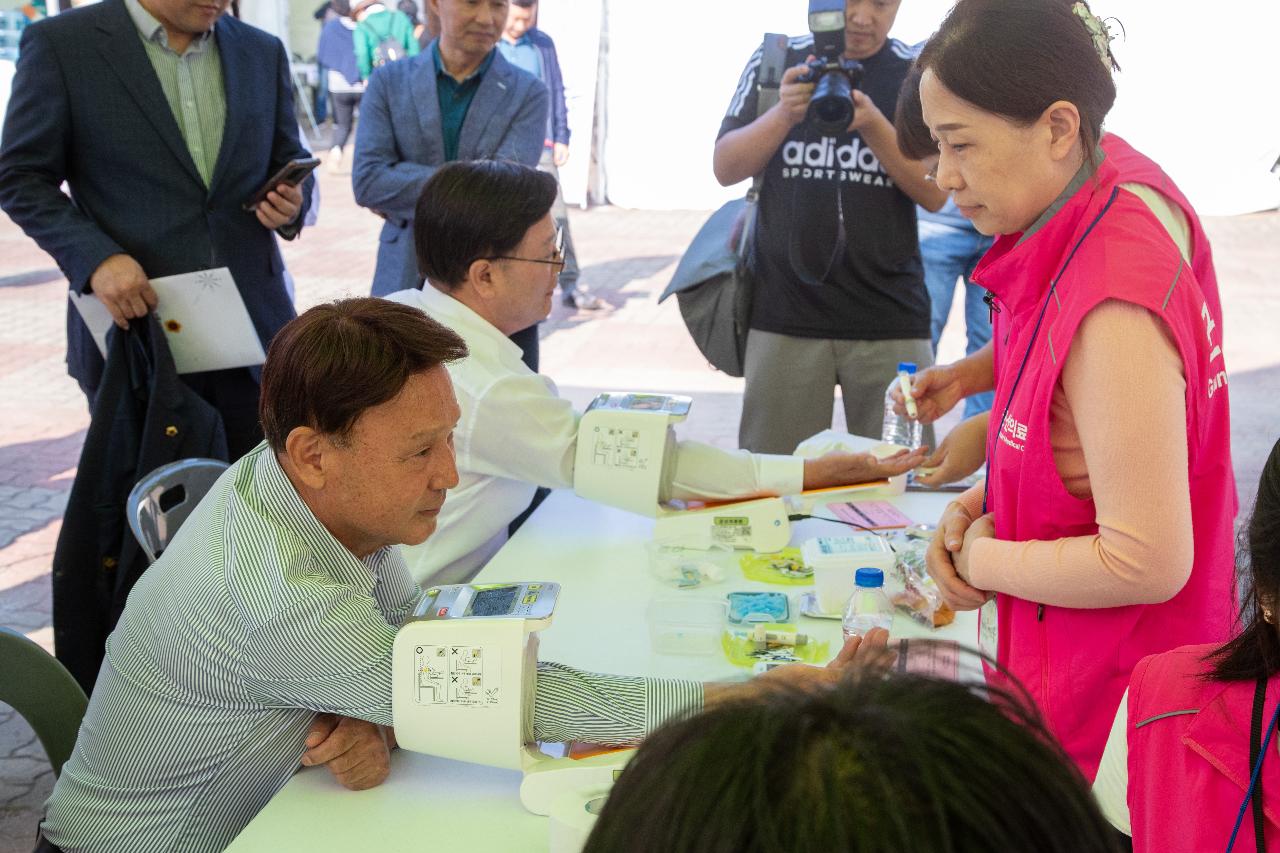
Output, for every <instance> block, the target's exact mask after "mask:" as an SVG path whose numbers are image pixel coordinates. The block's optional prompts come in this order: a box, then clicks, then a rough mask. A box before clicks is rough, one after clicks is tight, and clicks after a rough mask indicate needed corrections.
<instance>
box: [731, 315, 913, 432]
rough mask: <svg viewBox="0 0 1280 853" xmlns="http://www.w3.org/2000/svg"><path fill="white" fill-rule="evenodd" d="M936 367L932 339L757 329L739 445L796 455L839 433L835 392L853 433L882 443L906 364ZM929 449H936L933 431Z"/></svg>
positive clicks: (751, 339) (750, 339)
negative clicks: (805, 445)
mask: <svg viewBox="0 0 1280 853" xmlns="http://www.w3.org/2000/svg"><path fill="white" fill-rule="evenodd" d="M900 361H914V362H915V363H916V365H917V366H918V367H919V368H920V369H921V370H923V369H924V368H926V367H928V366H929V365H931V364H933V346H932V344H931V343H930V341H929V339H928V338H920V339H914V338H908V339H901V340H888V341H841V340H830V339H827V338H797V337H792V336H791V335H778V334H774V333H773V332H762V331H760V330H759V329H752V330H751V331H750V333H748V335H747V353H746V360H745V365H744V372H745V374H746V379H747V387H746V391H745V393H744V395H743V400H742V421H741V422H740V424H739V425H738V443H739V444H740V445H741V446H742V447H744V448H746V449H747V450H750V451H752V452H753V453H791V452H793V451H794V450H795V449H796V445H797V444H799V443H800V442H801V441H804V440H805V439H806V438H808V437H809V436H811V435H813V434H814V433H817V432H821V431H822V430H824V429H828V428H830V426H831V408H832V406H833V405H834V403H835V386H836V385H839V386H840V390H841V392H842V394H843V396H844V417H845V421H846V423H847V424H848V430H849V432H851V433H853V434H854V435H865V436H869V437H871V438H879V437H880V435H881V431H882V427H883V425H884V393H885V390H886V389H887V388H888V387H889V382H890V381H891V380H892V379H893V377H894V376H895V375H896V374H897V370H898V362H900ZM922 440H923V443H924V444H926V445H928V446H930V447H932V446H933V442H934V436H933V427H932V426H926V427H925V428H924V437H923V439H922Z"/></svg>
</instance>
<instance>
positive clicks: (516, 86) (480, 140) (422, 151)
mask: <svg viewBox="0 0 1280 853" xmlns="http://www.w3.org/2000/svg"><path fill="white" fill-rule="evenodd" d="M427 5H428V10H429V11H430V12H431V13H433V14H436V15H438V16H439V18H440V37H439V38H438V39H436V40H435V41H433V42H432V43H431V44H430V45H429V46H428V47H427V49H426V50H424V51H422V53H420V54H418V55H417V56H415V57H411V58H409V59H402V60H400V61H399V62H390V63H387V64H386V65H384V66H382V67H381V68H379V69H378V70H376V71H375V72H374V73H373V76H372V77H371V78H370V80H369V85H368V87H367V88H366V89H365V93H364V99H363V100H362V101H361V102H360V126H359V128H358V129H357V131H356V153H355V160H354V165H353V166H352V173H351V179H352V184H353V185H354V187H355V197H356V202H357V203H358V204H360V205H361V206H363V207H368V208H371V209H372V210H374V211H375V212H377V213H379V214H380V215H382V216H383V217H385V219H386V222H385V223H384V224H383V226H382V234H381V236H380V239H379V245H378V268H377V271H376V272H375V273H374V277H373V295H374V296H386V295H387V294H388V293H395V292H396V291H398V290H406V289H409V288H416V287H419V286H421V284H422V276H421V274H419V272H418V259H417V256H416V255H415V253H414V248H413V211H414V206H415V205H416V204H417V202H418V195H419V194H420V193H421V192H422V187H423V186H424V185H425V184H426V182H427V179H428V178H430V177H431V176H432V174H434V173H435V170H436V168H437V167H439V166H441V165H443V164H444V163H447V162H449V161H450V160H489V159H496V160H514V161H516V162H519V163H523V164H524V165H526V166H536V165H537V164H538V158H539V157H540V156H541V154H542V143H543V138H544V136H545V132H546V123H547V109H548V100H547V98H548V96H547V87H546V86H544V85H542V81H540V80H539V79H538V78H537V77H535V76H534V75H532V74H530V73H528V72H527V71H522V70H520V69H518V68H516V67H515V66H513V65H511V64H510V63H509V62H507V61H506V60H505V59H503V58H502V56H501V55H500V54H499V52H498V51H497V49H496V48H497V44H498V39H499V38H500V37H501V35H502V30H503V28H504V27H505V26H506V23H507V0H479V2H474V0H427ZM511 339H512V340H513V341H515V342H516V343H517V344H519V345H520V347H521V349H523V350H524V351H525V353H526V359H525V361H526V363H529V366H530V367H531V368H532V369H533V370H537V344H538V328H537V326H536V325H535V326H530V327H529V328H528V329H525V330H523V331H521V332H517V333H516V334H514V335H512V336H511Z"/></svg>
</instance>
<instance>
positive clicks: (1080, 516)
mask: <svg viewBox="0 0 1280 853" xmlns="http://www.w3.org/2000/svg"><path fill="white" fill-rule="evenodd" d="M918 66H919V68H920V69H921V72H922V77H921V83H920V96H921V102H922V105H923V112H924V118H925V122H926V124H927V125H928V127H929V129H930V131H931V133H932V134H933V136H934V137H935V138H936V139H937V140H938V149H939V162H938V168H937V182H938V185H939V186H940V187H942V188H943V189H944V190H946V191H948V192H949V193H950V194H951V196H952V198H953V199H954V201H955V202H956V204H957V205H958V206H959V208H960V211H961V212H962V213H963V214H964V215H965V216H967V217H969V218H970V219H971V220H972V221H973V223H974V225H975V227H976V228H977V229H978V230H979V231H981V232H983V233H986V234H994V235H998V239H997V240H996V242H995V244H994V245H993V246H992V248H991V250H990V251H989V252H988V253H987V255H986V257H985V258H984V259H983V260H982V262H980V263H979V265H978V268H977V269H976V270H975V271H974V273H973V276H972V277H973V280H974V281H976V282H977V283H979V284H980V285H982V286H984V287H986V288H987V290H989V291H990V292H991V297H990V300H991V304H992V310H993V314H994V324H995V325H994V335H993V342H994V352H993V371H994V377H993V378H994V384H995V392H996V397H995V405H994V407H993V409H992V413H993V417H992V418H991V422H990V427H989V429H988V435H987V458H988V479H987V483H986V484H985V490H984V488H983V486H979V487H977V488H976V489H973V490H971V491H970V492H968V493H966V494H965V495H963V496H962V497H961V498H960V499H959V500H957V501H956V502H954V503H952V504H951V505H950V506H949V507H948V509H947V511H946V513H945V514H944V516H943V518H942V520H941V521H940V523H939V531H938V536H937V537H936V539H935V541H934V544H933V546H932V548H931V550H930V553H929V567H930V572H931V573H932V574H933V576H934V578H935V579H936V580H937V581H938V583H939V586H940V587H941V588H942V590H943V592H944V594H945V595H946V597H947V599H948V601H949V602H950V603H951V604H952V606H954V607H957V608H968V609H976V608H982V612H981V615H980V631H979V634H980V636H979V645H980V646H982V647H983V649H984V651H987V652H988V653H990V654H993V655H994V656H995V657H996V658H997V660H998V661H999V662H1000V663H1001V664H1002V665H1003V666H1004V667H1005V668H1006V669H1007V670H1008V672H1009V673H1011V674H1012V675H1013V676H1014V677H1016V678H1017V679H1019V680H1020V681H1021V682H1022V683H1023V684H1024V685H1025V686H1026V687H1027V689H1028V690H1029V691H1030V692H1031V694H1032V696H1033V697H1034V698H1035V700H1036V702H1037V703H1038V704H1039V706H1040V710H1041V712H1042V713H1043V714H1044V715H1045V718H1046V720H1047V722H1048V724H1049V726H1050V729H1051V730H1052V731H1053V732H1054V734H1055V735H1056V736H1057V737H1058V738H1059V739H1060V740H1061V742H1062V744H1063V747H1064V748H1065V749H1066V751H1067V753H1068V755H1070V756H1071V758H1072V759H1073V760H1074V761H1075V762H1076V764H1077V765H1078V766H1079V767H1080V769H1081V771H1082V772H1083V773H1084V774H1085V776H1086V777H1087V778H1090V779H1092V778H1093V776H1094V774H1095V772H1096V770H1097V766H1098V761H1099V759H1100V758H1101V755H1102V749H1103V745H1104V743H1105V741H1106V737H1107V732H1108V730H1109V727H1110V723H1111V720H1112V718H1113V716H1114V714H1115V710H1116V707H1117V706H1118V704H1119V702H1120V697H1121V695H1122V694H1123V693H1124V690H1125V687H1126V685H1127V684H1128V680H1129V675H1130V673H1131V672H1132V670H1133V667H1134V666H1135V665H1136V664H1137V662H1138V661H1139V660H1141V659H1142V658H1143V657H1146V656H1147V655H1150V654H1153V653H1156V652H1161V651H1165V650H1167V649H1170V648H1173V647H1176V646H1179V645H1183V644H1187V643H1218V642H1222V641H1223V640H1225V639H1226V637H1227V636H1228V634H1229V631H1230V625H1231V619H1232V615H1233V604H1232V570H1231V562H1232V541H1231V540H1232V533H1231V524H1232V519H1233V517H1234V515H1235V508H1236V500H1235V488H1234V481H1233V478H1232V474H1231V454H1230V437H1229V436H1230V433H1229V427H1228V408H1227V393H1226V373H1225V367H1224V365H1223V359H1222V349H1221V345H1222V339H1221V318H1220V316H1219V314H1218V300H1217V298H1216V292H1214V293H1213V296H1212V298H1211V297H1210V296H1209V295H1208V294H1207V293H1206V292H1205V289H1204V288H1203V287H1202V286H1201V283H1200V282H1199V280H1198V278H1197V272H1196V269H1195V268H1196V266H1200V267H1201V268H1202V269H1204V268H1205V266H1204V265H1203V264H1196V263H1194V262H1193V261H1192V258H1193V256H1194V255H1195V254H1196V253H1195V246H1194V245H1193V242H1194V240H1196V239H1202V232H1200V233H1197V232H1198V228H1193V227H1192V226H1191V223H1194V222H1195V214H1194V211H1192V210H1190V208H1189V206H1188V205H1186V203H1185V199H1183V198H1181V196H1180V194H1177V196H1176V197H1172V198H1171V197H1170V196H1166V195H1162V194H1161V193H1159V192H1146V191H1145V190H1146V189H1149V187H1147V186H1145V185H1144V184H1143V182H1142V180H1141V178H1139V177H1137V175H1136V174H1135V172H1136V171H1137V169H1136V161H1135V158H1134V157H1133V156H1131V155H1130V154H1129V151H1131V149H1129V150H1128V151H1113V152H1105V151H1104V150H1102V149H1101V148H1100V147H1099V140H1100V138H1101V134H1102V120H1103V118H1104V117H1105V115H1106V113H1107V111H1108V110H1109V109H1110V107H1111V105H1112V103H1113V101H1114V99H1115V85H1114V83H1113V81H1112V79H1111V71H1112V69H1113V67H1114V64H1113V61H1112V58H1111V54H1110V49H1109V43H1108V38H1107V35H1106V29H1105V27H1104V26H1103V25H1102V23H1101V22H1100V21H1098V20H1097V19H1096V18H1095V17H1094V16H1093V15H1092V13H1090V12H1089V10H1088V7H1087V6H1086V5H1085V4H1084V3H1082V2H1076V3H1072V2H1069V0H961V2H960V3H958V4H957V5H956V7H955V8H954V9H953V10H952V11H951V13H950V14H949V15H948V17H947V19H946V20H945V21H944V22H943V25H942V27H941V29H940V30H939V31H938V33H937V34H935V35H934V37H933V38H932V39H930V41H929V43H928V45H926V47H925V48H924V50H923V52H922V53H921V55H920V58H919V60H918ZM1125 147H1126V148H1127V146H1125ZM1133 153H1134V154H1135V155H1136V152H1133ZM1137 156H1138V157H1140V155H1137ZM1147 162H1149V161H1147ZM1201 257H1207V255H1204V254H1202V255H1201ZM1207 268H1208V269H1211V268H1212V267H1211V264H1210V265H1209V266H1208V267H1207ZM1193 531H1194V535H1193ZM993 677H996V676H993Z"/></svg>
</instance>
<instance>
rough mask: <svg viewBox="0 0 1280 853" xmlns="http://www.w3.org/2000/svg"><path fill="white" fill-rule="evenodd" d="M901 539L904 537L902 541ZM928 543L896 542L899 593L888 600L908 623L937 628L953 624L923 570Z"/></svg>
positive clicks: (907, 540) (929, 578)
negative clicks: (903, 615)
mask: <svg viewBox="0 0 1280 853" xmlns="http://www.w3.org/2000/svg"><path fill="white" fill-rule="evenodd" d="M904 538H905V537H904ZM928 549H929V543H928V542H927V541H925V540H922V539H910V538H908V539H906V541H905V542H903V541H902V539H901V538H900V539H899V541H898V544H897V558H896V559H895V561H894V569H895V571H896V572H897V574H898V579H899V580H900V581H901V582H902V589H901V590H900V591H898V592H895V593H893V595H891V596H890V598H891V600H892V601H893V603H894V605H896V606H897V607H899V608H901V609H903V610H905V611H906V612H907V613H908V614H909V615H910V616H911V618H912V619H914V620H916V621H917V622H919V623H920V624H922V625H928V626H929V627H931V628H941V627H942V626H943V625H950V624H951V623H952V622H954V621H955V618H956V614H955V611H954V610H952V609H951V608H950V606H948V605H947V603H946V602H945V601H943V600H942V593H941V592H939V591H938V585H937V584H936V583H934V580H933V578H932V577H930V576H929V572H928V570H927V569H926V568H925V562H924V555H925V551H927V550H928Z"/></svg>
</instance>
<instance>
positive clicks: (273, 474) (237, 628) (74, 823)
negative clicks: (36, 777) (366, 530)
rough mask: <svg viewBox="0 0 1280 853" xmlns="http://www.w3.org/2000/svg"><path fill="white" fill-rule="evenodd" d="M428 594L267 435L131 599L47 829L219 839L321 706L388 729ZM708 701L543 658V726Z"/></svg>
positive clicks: (550, 734) (609, 729) (273, 786)
mask: <svg viewBox="0 0 1280 853" xmlns="http://www.w3.org/2000/svg"><path fill="white" fill-rule="evenodd" d="M420 595H421V592H420V590H419V589H418V587H417V585H416V584H415V583H414V582H413V579H412V577H411V576H410V575H409V571H408V568H407V567H406V566H405V562H404V558H403V557H401V556H400V551H399V549H398V548H383V549H381V550H379V551H377V552H375V553H373V554H371V555H369V556H368V557H366V558H364V559H357V558H356V557H355V556H353V555H352V554H351V552H350V551H348V550H346V548H344V547H343V546H342V545H341V544H340V543H339V542H338V541H337V540H336V539H334V538H333V536H332V535H330V533H329V532H328V530H326V529H325V527H324V526H323V525H322V524H321V523H320V522H319V521H318V520H317V519H316V517H315V516H314V515H313V514H312V513H311V511H310V509H309V508H308V507H307V505H306V504H305V503H304V502H303V500H302V499H301V498H300V497H299V496H298V493H297V491H296V490H295V489H294V488H293V485H292V484H291V483H290V482H289V479H288V477H287V476H285V473H284V471H283V470H282V469H281V468H280V465H279V463H278V461H277V460H276V457H275V454H274V453H272V452H271V451H270V450H269V449H268V448H267V447H266V445H265V444H262V445H259V446H258V447H257V448H256V449H255V450H253V451H252V452H250V453H249V454H248V455H247V456H245V457H244V458H243V459H241V460H240V461H239V462H237V463H236V464H235V465H233V466H231V468H230V469H229V470H228V471H227V472H226V473H225V474H223V476H222V477H221V478H220V479H219V480H218V482H217V483H216V484H215V485H214V487H213V489H212V490H211V491H210V493H209V494H208V495H207V496H206V497H205V498H204V500H203V501H201V503H200V505H199V507H197V508H196V511H195V512H194V513H193V514H192V515H191V517H190V518H188V519H187V521H186V522H185V523H184V524H183V527H182V530H181V531H180V533H179V534H178V535H177V536H176V537H175V538H174V541H173V542H172V543H171V544H170V546H169V548H168V549H167V550H165V552H164V554H163V556H162V557H161V558H160V559H159V560H158V561H157V562H156V563H155V565H153V566H151V567H150V568H149V569H148V570H147V572H146V573H145V574H144V575H143V576H142V578H141V579H140V580H139V581H138V583H137V585H136V586H135V587H134V589H133V592H132V593H131V594H130V596H129V603H128V606H127V607H126V608H125V611H124V614H123V615H122V616H121V618H120V622H119V624H118V625H117V626H116V630H115V631H114V632H113V633H112V634H111V636H110V637H109V638H108V639H107V648H106V657H105V658H104V660H103V664H102V669H101V671H100V673H99V675H98V682H97V686H96V687H95V688H94V691H93V696H92V698H91V699H90V701H89V708H88V711H87V712H86V714H85V718H84V723H83V724H82V725H81V728H80V735H79V738H78V740H77V741H76V747H75V751H74V753H73V754H72V756H71V758H70V760H68V761H67V763H66V765H65V766H64V767H63V769H62V774H61V776H59V778H58V782H57V785H56V787H55V788H54V790H53V795H52V796H51V797H50V799H49V802H48V803H47V806H46V818H45V822H44V824H43V826H42V828H43V831H44V834H45V837H46V838H48V839H49V841H51V842H52V843H54V844H56V845H57V846H58V847H60V848H62V849H63V850H66V851H68V853H71V851H80V850H91V851H94V853H126V851H129V853H135V852H136V853H153V851H159V850H164V851H215V850H222V849H223V848H224V847H226V845H227V844H229V843H230V842H231V841H232V839H234V838H235V836H236V835H237V834H238V833H239V832H240V831H241V830H242V829H243V828H244V826H245V825H246V824H247V823H248V822H249V821H250V820H252V819H253V817H254V815H256V814H257V813H258V811H259V810H260V809H261V808H262V807H263V806H264V805H266V803H267V802H268V801H269V800H270V799H271V797H272V796H274V795H275V793H276V792H277V791H279V790H280V788H282V787H283V786H284V785H285V783H287V782H288V781H289V778H290V776H292V775H293V773H294V771H295V770H297V768H298V760H299V758H300V757H301V755H302V752H303V740H304V738H305V737H306V734H307V730H308V728H309V727H310V724H311V721H312V719H313V718H314V715H315V713H316V712H320V711H329V712H333V713H337V714H342V715H344V716H349V717H358V718H361V719H365V720H369V721H371V722H374V723H380V724H382V725H390V724H391V722H392V718H391V649H392V641H393V639H394V638H395V635H396V629H397V626H398V625H399V624H400V623H401V622H402V621H403V620H404V619H405V618H406V616H408V615H409V614H410V613H411V612H412V610H413V608H414V606H415V605H416V604H417V602H418V599H419V597H420ZM701 697H702V690H701V685H699V684H697V683H696V682H689V681H675V680H662V679H648V678H627V677H619V676H604V675H595V674H591V673H584V672H581V671H578V670H575V669H572V668H570V667H566V666H561V665H559V664H552V663H542V664H539V666H538V674H537V678H536V682H535V687H534V721H533V731H534V737H535V738H536V739H538V740H543V741H563V740H570V739H575V738H577V739H585V740H592V741H599V742H604V743H625V742H630V741H634V740H637V739H639V738H640V737H641V736H643V734H644V733H645V732H646V731H648V730H650V729H651V728H653V727H654V726H656V725H658V724H660V723H661V722H662V721H663V720H664V719H666V718H667V717H668V716H671V715H673V714H678V713H683V712H687V711H691V710H696V709H698V708H699V707H700V706H701V701H702V698H701Z"/></svg>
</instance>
